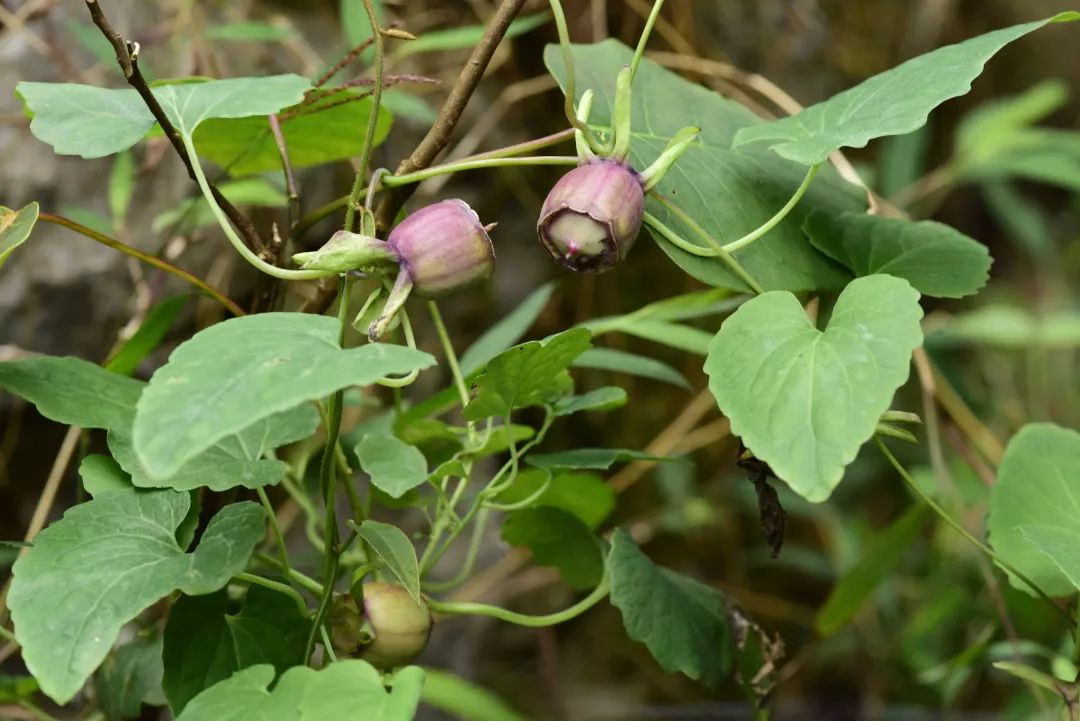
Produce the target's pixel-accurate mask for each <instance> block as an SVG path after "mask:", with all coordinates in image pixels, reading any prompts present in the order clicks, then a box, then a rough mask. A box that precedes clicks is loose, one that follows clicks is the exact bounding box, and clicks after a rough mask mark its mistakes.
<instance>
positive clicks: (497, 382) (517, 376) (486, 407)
mask: <svg viewBox="0 0 1080 721" xmlns="http://www.w3.org/2000/svg"><path fill="white" fill-rule="evenodd" d="M589 338H590V333H589V331H587V330H585V329H584V328H572V329H570V330H568V331H564V332H562V333H559V334H558V335H554V336H552V337H550V338H548V339H546V340H543V341H530V342H529V343H522V344H521V345H518V346H514V347H513V348H510V349H509V350H506V351H503V352H502V353H500V354H499V355H498V356H496V357H495V358H493V359H491V360H490V361H489V362H488V363H487V369H486V370H485V371H484V374H483V375H482V376H480V378H479V379H477V381H476V397H475V398H474V399H473V400H472V402H471V403H469V405H468V406H467V407H466V408H465V418H467V419H468V420H474V421H475V420H481V419H484V418H488V417H490V416H497V417H505V416H507V415H509V414H510V412H511V411H513V410H514V409H515V408H525V407H526V406H533V405H542V404H544V403H547V402H549V401H550V400H552V399H553V398H554V397H555V396H557V395H562V394H565V392H566V391H568V390H569V385H570V380H569V377H568V375H567V373H566V369H567V368H569V367H570V364H571V363H573V362H574V359H575V358H577V357H578V356H579V355H581V354H582V353H584V352H585V351H586V350H588V348H589V345H590V341H589Z"/></svg>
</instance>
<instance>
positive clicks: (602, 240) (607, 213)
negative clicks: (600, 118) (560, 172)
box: [536, 159, 645, 273]
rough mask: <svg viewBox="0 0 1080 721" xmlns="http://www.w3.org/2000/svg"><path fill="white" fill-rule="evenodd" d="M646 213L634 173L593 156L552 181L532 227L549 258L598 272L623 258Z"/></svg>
mask: <svg viewBox="0 0 1080 721" xmlns="http://www.w3.org/2000/svg"><path fill="white" fill-rule="evenodd" d="M644 212H645V194H644V192H643V190H642V187H641V180H640V179H639V178H638V175H637V173H635V172H634V171H633V170H632V169H631V168H629V167H627V166H626V165H624V164H623V163H620V162H618V161H616V160H609V159H596V160H592V161H590V162H588V163H586V164H585V165H582V166H580V167H577V168H575V169H573V170H571V171H570V172H569V173H567V174H566V175H564V176H563V177H562V178H561V179H560V180H559V182H558V183H556V184H555V187H554V188H552V189H551V192H550V193H548V197H547V200H545V201H544V207H543V208H542V209H541V210H540V222H539V223H538V224H537V226H536V230H537V233H538V234H539V235H540V242H541V243H543V244H544V247H545V248H547V251H548V252H549V253H551V256H552V257H553V258H555V260H557V261H559V262H560V263H562V264H563V265H565V266H566V267H567V268H570V269H571V270H576V271H580V272H582V273H602V272H603V271H605V270H609V269H611V268H613V267H614V266H615V264H616V263H618V262H619V261H620V260H622V259H623V258H625V257H626V254H627V253H628V252H629V251H630V247H631V246H632V245H633V244H634V240H636V239H637V235H638V231H639V230H641V219H642V217H643V215H644Z"/></svg>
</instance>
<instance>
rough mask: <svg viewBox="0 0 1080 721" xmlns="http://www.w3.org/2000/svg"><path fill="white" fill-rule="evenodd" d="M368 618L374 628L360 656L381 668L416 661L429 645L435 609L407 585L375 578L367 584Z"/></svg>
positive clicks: (366, 613) (365, 592) (365, 597)
mask: <svg viewBox="0 0 1080 721" xmlns="http://www.w3.org/2000/svg"><path fill="white" fill-rule="evenodd" d="M362 588H363V592H364V597H363V607H364V618H365V619H366V621H367V622H368V624H370V627H371V629H372V631H373V632H374V636H375V637H374V639H372V640H371V642H370V643H368V644H367V645H365V646H364V647H363V649H362V650H361V652H360V658H362V659H364V660H365V661H367V662H368V663H370V664H371V665H373V666H376V667H377V668H381V669H392V668H396V667H398V666H403V665H404V664H406V663H408V662H409V661H412V660H413V659H414V658H416V656H417V655H419V653H420V652H421V651H423V650H424V647H425V646H427V642H428V636H429V635H430V634H431V611H430V610H429V609H428V607H427V605H426V604H418V603H417V602H416V600H415V599H413V597H412V596H410V595H409V592H408V591H406V590H405V587H404V586H401V585H399V584H397V583H386V582H381V581H380V582H374V583H365V584H364V585H363V587H362Z"/></svg>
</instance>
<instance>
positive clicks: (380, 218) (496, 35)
mask: <svg viewBox="0 0 1080 721" xmlns="http://www.w3.org/2000/svg"><path fill="white" fill-rule="evenodd" d="M524 5H525V0H502V2H501V3H500V4H499V7H498V9H497V10H496V11H495V15H494V16H493V17H492V18H491V20H490V22H488V24H487V27H486V28H485V29H484V35H483V37H482V38H481V39H480V42H479V43H477V44H476V46H475V47H474V48H473V51H472V54H471V55H469V60H468V62H467V63H466V64H465V69H464V70H462V72H461V75H460V76H459V77H458V80H457V82H456V83H455V84H454V87H453V88H452V89H451V91H450V95H449V96H447V98H446V101H445V102H444V103H443V105H442V108H441V109H440V110H439V114H438V117H436V119H435V123H434V124H433V125H432V126H431V129H430V130H429V131H428V133H427V135H425V136H424V139H423V140H421V141H420V144H419V145H417V146H416V149H415V150H413V152H412V154H411V155H409V157H408V158H406V159H405V160H403V161H402V162H401V164H400V165H398V167H397V170H396V171H395V175H401V174H403V173H413V172H416V171H417V170H422V169H424V168H427V167H428V166H430V165H431V164H432V163H433V162H434V161H435V158H436V157H438V155H439V153H441V152H442V151H443V149H444V148H445V147H446V146H447V144H448V143H449V142H450V138H451V137H452V136H453V134H454V128H456V127H457V123H458V120H460V119H461V114H462V113H463V112H464V111H465V106H466V105H467V104H468V102H469V98H471V97H472V94H473V92H474V91H475V90H476V86H477V85H478V84H479V83H480V79H481V78H482V77H483V76H484V71H485V70H486V69H487V66H488V64H489V63H490V62H491V58H492V56H493V55H494V54H495V50H496V48H498V47H499V43H501V42H502V39H503V36H505V35H506V30H507V28H509V27H510V23H511V22H513V21H514V18H516V17H517V15H518V13H519V12H521V8H522V7H523V6H524ZM414 190H415V186H403V187H399V188H394V189H393V190H391V191H389V192H388V193H387V194H386V195H385V197H383V199H382V201H381V202H380V203H379V207H378V209H377V210H376V212H375V219H376V225H377V227H378V228H379V229H380V230H381V231H385V230H386V229H387V228H389V227H390V224H391V223H392V222H393V219H394V217H395V216H396V215H397V213H398V211H399V210H401V207H402V206H403V205H404V204H405V201H406V200H408V199H409V196H410V195H412V193H413V191H414Z"/></svg>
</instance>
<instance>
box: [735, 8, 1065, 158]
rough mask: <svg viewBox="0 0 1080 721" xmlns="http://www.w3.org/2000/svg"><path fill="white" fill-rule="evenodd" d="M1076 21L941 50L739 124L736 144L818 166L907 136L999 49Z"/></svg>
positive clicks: (1029, 26) (1019, 28)
mask: <svg viewBox="0 0 1080 721" xmlns="http://www.w3.org/2000/svg"><path fill="white" fill-rule="evenodd" d="M1077 18H1080V13H1075V12H1064V13H1059V14H1057V15H1055V16H1053V17H1050V18H1047V19H1045V20H1037V21H1035V22H1031V23H1024V24H1023V25H1014V26H1013V27H1010V28H1004V29H1001V30H995V31H994V32H991V33H987V34H985V35H980V36H978V37H975V38H971V39H970V40H965V41H964V42H962V43H957V44H955V45H948V46H946V47H943V48H938V49H937V50H934V51H932V52H929V53H926V54H925V55H920V56H918V57H916V58H912V59H911V60H908V61H907V62H906V63H903V64H902V65H898V66H897V67H895V68H892V69H891V70H886V71H885V72H883V73H881V74H879V75H875V76H874V77H872V78H870V79H869V80H865V81H863V82H862V83H860V84H859V85H856V86H855V87H854V88H851V89H849V90H845V91H844V92H842V93H839V94H838V95H834V96H833V97H831V98H829V99H828V100H826V101H824V102H821V103H818V104H817V105H813V106H811V107H809V108H806V109H805V110H803V111H802V112H800V113H798V114H796V115H792V116H791V117H787V118H780V119H779V120H774V121H773V122H771V123H767V124H765V125H759V126H757V127H753V128H744V129H742V130H740V131H739V132H738V133H736V135H735V142H734V145H735V146H740V145H744V144H746V143H754V142H760V141H766V142H768V143H769V147H770V148H771V149H772V150H774V151H775V152H776V153H777V154H778V155H780V156H781V157H784V158H788V159H789V160H794V161H795V162H797V163H802V164H803V165H817V164H818V163H823V162H825V161H826V160H827V159H828V157H829V155H830V154H832V153H833V152H834V151H836V150H839V149H840V148H862V147H865V146H866V144H867V143H868V142H869V141H870V140H873V139H874V138H880V137H882V136H886V135H901V134H903V133H909V132H911V131H912V130H915V129H917V128H919V127H921V126H922V125H923V124H924V123H926V118H927V116H928V115H929V114H930V112H931V111H932V110H933V109H934V108H936V107H937V106H938V105H941V104H942V103H943V102H945V101H946V100H949V99H950V98H955V97H958V96H960V95H964V94H966V93H967V92H968V91H969V90H971V82H972V81H973V80H974V79H975V78H977V77H978V76H979V74H980V73H981V72H982V69H983V67H984V66H985V65H986V63H987V61H988V60H990V58H992V57H993V56H994V55H995V54H997V52H998V51H999V50H1001V49H1002V48H1003V47H1005V46H1006V45H1008V44H1009V43H1011V42H1012V41H1014V40H1018V39H1019V38H1022V37H1023V36H1025V35H1027V34H1028V33H1030V32H1034V31H1035V30H1038V29H1039V28H1041V27H1043V26H1045V25H1047V24H1050V23H1059V22H1070V21H1072V20H1076V19H1077ZM883 108H884V109H886V112H882V109H883Z"/></svg>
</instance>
